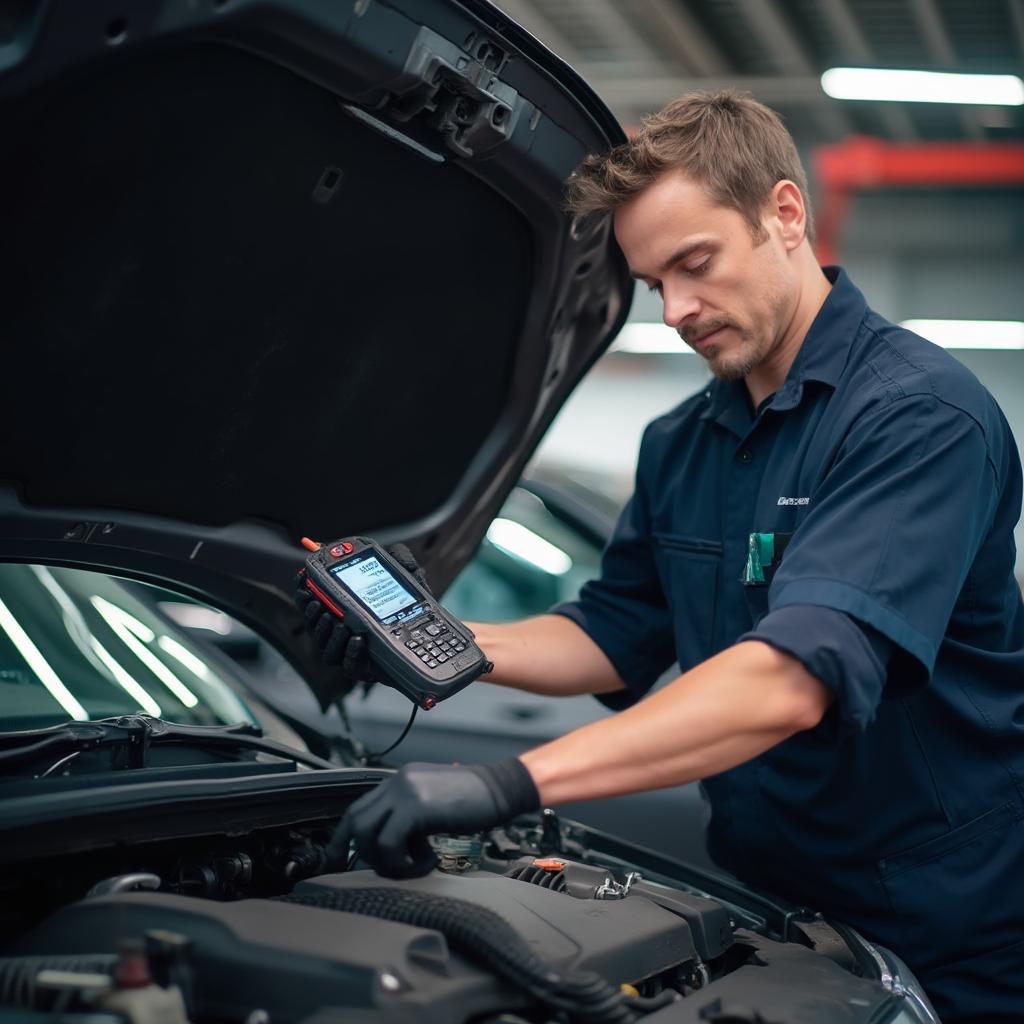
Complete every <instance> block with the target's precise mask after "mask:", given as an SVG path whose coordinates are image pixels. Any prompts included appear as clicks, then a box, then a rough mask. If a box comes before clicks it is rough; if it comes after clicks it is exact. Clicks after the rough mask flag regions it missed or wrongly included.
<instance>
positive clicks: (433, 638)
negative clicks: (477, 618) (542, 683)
mask: <svg viewBox="0 0 1024 1024" xmlns="http://www.w3.org/2000/svg"><path fill="white" fill-rule="evenodd" d="M302 543H303V545H304V546H305V547H306V548H307V549H308V550H309V552H310V553H309V555H308V556H307V558H306V569H305V573H306V579H305V586H306V588H307V589H308V590H309V592H310V593H311V594H312V595H313V596H314V597H315V598H316V599H317V600H318V601H320V602H321V604H323V606H324V608H326V609H327V610H328V611H329V612H330V613H331V614H332V615H336V616H337V617H338V618H339V619H347V620H348V621H349V622H350V623H351V622H352V621H356V622H358V623H359V624H360V625H361V626H362V627H364V628H365V631H366V632H365V639H366V646H367V653H368V654H369V656H370V660H371V661H372V662H373V663H374V664H375V666H376V667H377V669H378V671H379V672H380V674H381V677H382V679H381V681H382V682H384V683H386V684H387V685H389V686H393V687H394V688H395V689H396V690H398V691H400V692H401V693H404V694H405V695H406V697H408V698H409V700H411V701H412V702H413V703H414V704H416V705H418V706H419V707H421V708H423V709H424V710H425V711H429V710H430V708H432V707H434V705H435V704H437V703H439V702H440V701H442V700H445V699H446V698H448V697H450V696H451V695H452V694H453V693H458V692H459V690H461V689H463V688H464V687H466V686H468V685H469V684H470V683H471V682H473V680H474V679H476V678H477V677H478V676H481V675H483V674H484V673H486V672H489V671H491V669H492V668H493V667H494V666H493V665H492V664H491V663H490V662H489V661H488V660H487V659H486V657H484V653H483V651H481V650H480V648H479V647H477V645H476V643H474V641H473V633H472V631H471V630H470V629H468V628H467V627H466V626H465V625H463V624H462V623H461V622H459V621H458V619H456V618H454V617H453V616H451V615H449V614H448V612H447V611H445V609H444V608H442V607H441V605H440V604H439V603H438V602H437V601H436V600H435V599H434V598H433V597H432V596H431V595H430V594H428V593H425V592H424V589H423V588H422V587H421V586H420V585H419V583H417V582H416V579H415V577H414V576H413V575H412V574H411V573H410V572H408V570H406V569H405V568H404V567H403V566H401V565H400V564H399V563H398V562H397V561H395V559H394V558H392V557H391V556H390V555H389V554H388V553H387V551H385V550H384V549H383V548H382V547H381V546H380V545H379V544H377V543H375V542H374V541H373V540H371V539H370V538H368V537H347V538H344V539H342V540H337V541H334V542H332V543H330V544H317V542H316V541H311V540H309V539H308V538H306V537H303V539H302Z"/></svg>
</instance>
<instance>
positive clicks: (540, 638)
mask: <svg viewBox="0 0 1024 1024" xmlns="http://www.w3.org/2000/svg"><path fill="white" fill-rule="evenodd" d="M467 625H468V626H469V627H470V629H472V630H473V632H474V633H475V634H476V642H477V644H478V645H479V646H480V649H481V650H482V651H483V652H484V653H485V654H486V655H487V657H488V658H489V659H490V660H491V661H492V662H494V671H493V672H491V673H490V674H489V675H486V676H483V677H482V678H483V679H484V681H486V682H489V683H496V684H498V685H499V686H508V687H511V688H513V689H516V690H526V691H528V692H530V693H543V694H547V695H549V696H552V697H572V696H576V695H578V694H583V693H611V692H613V691H615V690H621V689H622V688H623V685H624V684H623V682H622V679H621V678H620V677H619V674H618V672H616V670H615V667H614V666H613V665H612V663H611V662H610V661H609V660H608V658H607V657H605V655H604V652H603V651H602V650H601V648H600V647H598V646H597V644H595V643H594V641H593V640H591V639H590V637H589V636H587V634H586V633H585V632H584V631H583V630H582V629H580V627H579V626H577V625H576V623H575V622H572V621H571V620H570V619H567V618H566V617H565V616H564V615H538V616H537V617H535V618H532V619H524V620H522V621H521V622H508V623H500V624H494V623H486V622H470V623H467Z"/></svg>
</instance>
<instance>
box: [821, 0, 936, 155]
mask: <svg viewBox="0 0 1024 1024" xmlns="http://www.w3.org/2000/svg"><path fill="white" fill-rule="evenodd" d="M818 6H819V7H820V8H821V11H822V13H823V14H824V15H825V20H826V21H827V22H828V26H829V28H830V29H831V31H832V35H833V36H834V37H835V38H836V39H837V40H839V41H840V42H841V44H842V46H843V50H844V54H846V53H848V54H849V55H850V60H851V62H852V63H854V64H863V65H864V66H866V67H870V66H871V65H872V64H877V63H878V60H877V58H876V56H875V52H874V50H873V49H872V48H871V44H870V43H869V42H868V40H867V36H865V35H864V32H863V30H862V29H861V27H860V25H859V24H858V23H857V20H856V18H854V16H853V14H852V13H851V12H850V5H849V4H848V3H847V2H846V0H818ZM875 109H876V110H877V111H878V116H879V117H880V118H881V119H882V123H883V124H884V125H885V129H886V131H887V132H888V133H889V134H890V135H891V136H892V137H893V138H894V139H896V140H898V141H906V142H913V141H916V139H917V137H918V135H917V129H916V128H915V127H914V122H913V120H912V119H911V117H910V114H909V112H908V111H907V109H906V107H904V106H902V105H900V106H895V105H893V104H891V103H880V104H878V106H877V107H876V108H875Z"/></svg>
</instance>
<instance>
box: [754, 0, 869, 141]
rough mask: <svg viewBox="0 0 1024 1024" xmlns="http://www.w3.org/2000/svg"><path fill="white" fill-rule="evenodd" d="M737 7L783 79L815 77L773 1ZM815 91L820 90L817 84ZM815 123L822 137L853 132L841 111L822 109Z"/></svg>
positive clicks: (801, 49)
mask: <svg viewBox="0 0 1024 1024" xmlns="http://www.w3.org/2000/svg"><path fill="white" fill-rule="evenodd" d="M737 4H738V7H739V9H740V10H741V11H742V12H743V15H744V18H745V19H746V22H747V24H748V25H750V27H751V28H752V29H753V30H754V33H755V34H756V35H757V36H758V37H760V40H761V42H762V43H763V45H764V47H765V50H766V52H768V53H770V54H771V55H772V56H773V58H774V60H775V65H776V67H777V68H778V69H779V71H781V72H782V73H783V74H784V75H786V76H787V77H788V76H793V75H800V76H809V75H816V69H815V68H814V66H813V65H812V64H811V62H810V60H808V59H807V56H806V54H805V53H804V51H803V47H801V45H800V41H799V40H798V39H797V37H796V36H795V35H794V34H793V31H792V29H791V28H790V27H789V25H788V24H787V23H786V21H785V19H784V18H783V16H782V13H781V12H780V11H779V9H778V7H777V6H776V4H775V0H737ZM818 90H819V92H820V91H821V86H820V84H819V85H818ZM766 102H767V101H766ZM817 121H818V124H819V127H820V129H821V131H822V134H823V135H824V136H825V137H826V138H837V137H838V138H842V137H844V136H846V135H852V134H853V133H854V129H853V125H852V124H851V123H850V119H849V118H848V117H847V116H846V114H845V113H844V112H843V111H839V110H836V111H824V110H823V111H822V112H820V113H819V114H818V115H817Z"/></svg>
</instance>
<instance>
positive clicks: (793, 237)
mask: <svg viewBox="0 0 1024 1024" xmlns="http://www.w3.org/2000/svg"><path fill="white" fill-rule="evenodd" d="M768 216H769V218H770V219H773V220H775V222H776V226H777V229H778V231H779V237H780V238H781V239H782V242H783V244H784V245H785V246H786V250H787V252H792V251H793V250H794V249H795V248H796V247H797V246H798V245H800V243H801V242H802V241H803V240H804V239H805V238H806V237H807V210H806V208H805V207H804V197H803V195H802V194H801V192H800V189H799V188H798V187H797V185H796V184H794V183H793V182H792V181H789V180H788V179H783V180H782V181H780V182H778V183H777V184H776V185H775V188H773V189H772V194H771V198H770V199H769V201H768Z"/></svg>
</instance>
